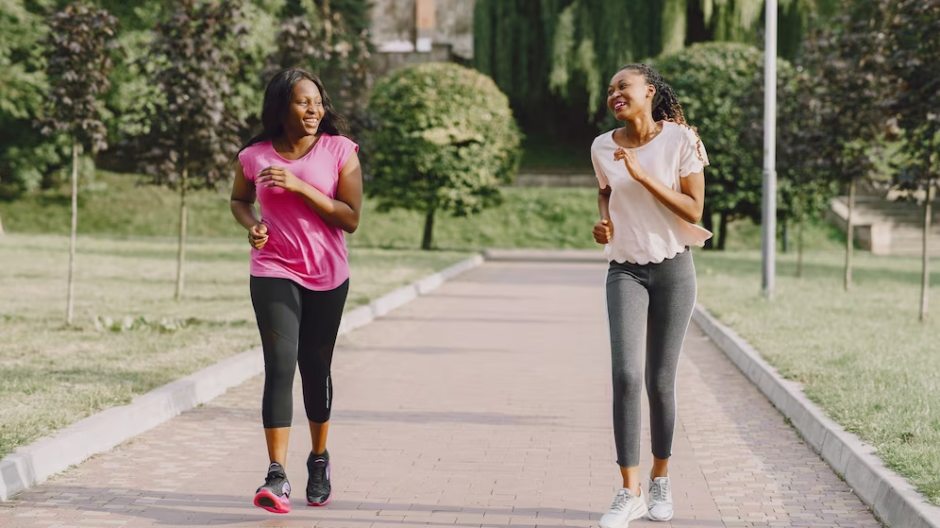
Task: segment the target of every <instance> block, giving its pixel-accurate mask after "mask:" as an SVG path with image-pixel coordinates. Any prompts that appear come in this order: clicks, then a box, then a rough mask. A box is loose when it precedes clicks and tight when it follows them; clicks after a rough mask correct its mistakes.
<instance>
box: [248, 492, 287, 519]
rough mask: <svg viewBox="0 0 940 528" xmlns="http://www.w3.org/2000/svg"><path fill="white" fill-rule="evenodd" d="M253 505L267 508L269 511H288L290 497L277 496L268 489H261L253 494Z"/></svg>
mask: <svg viewBox="0 0 940 528" xmlns="http://www.w3.org/2000/svg"><path fill="white" fill-rule="evenodd" d="M254 503H255V506H257V507H259V508H261V509H263V510H267V511H269V512H271V513H281V514H283V513H289V512H290V499H289V498H287V497H278V496H277V495H275V494H273V493H271V492H270V491H268V490H261V491H259V492H258V493H256V494H255V500H254Z"/></svg>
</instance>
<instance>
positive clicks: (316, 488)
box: [307, 450, 333, 506]
mask: <svg viewBox="0 0 940 528" xmlns="http://www.w3.org/2000/svg"><path fill="white" fill-rule="evenodd" d="M307 473H308V474H309V475H310V476H309V477H308V479H307V506H326V505H327V504H329V503H330V499H331V498H332V497H333V487H332V486H331V485H330V454H329V453H328V452H327V451H326V450H323V453H322V454H320V455H314V454H313V453H310V456H309V457H307Z"/></svg>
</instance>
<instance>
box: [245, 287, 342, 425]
mask: <svg viewBox="0 0 940 528" xmlns="http://www.w3.org/2000/svg"><path fill="white" fill-rule="evenodd" d="M348 292H349V280H348V279H347V280H346V282H344V283H343V284H341V285H340V286H339V287H337V288H336V289H334V290H330V291H312V290H308V289H306V288H304V287H302V286H299V285H297V284H296V283H294V282H293V281H290V280H287V279H272V278H267V277H251V304H252V305H253V306H254V308H255V317H256V318H257V320H258V330H259V331H260V332H261V347H262V349H263V350H264V397H263V399H262V402H261V419H262V421H263V422H264V428H265V429H274V428H279V427H290V425H291V418H292V417H293V414H294V401H293V395H292V389H293V385H294V371H295V370H296V368H297V366H298V365H299V366H300V378H301V381H302V382H303V389H304V407H305V408H306V410H307V419H309V420H310V421H311V422H314V423H325V422H328V421H329V420H330V404H331V402H332V400H333V384H332V382H331V381H330V364H331V363H332V362H333V347H334V346H335V345H336V334H337V333H338V332H339V323H340V320H341V319H342V317H343V306H344V305H345V304H346V294H347V293H348Z"/></svg>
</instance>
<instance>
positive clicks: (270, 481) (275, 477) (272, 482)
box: [263, 471, 290, 495]
mask: <svg viewBox="0 0 940 528" xmlns="http://www.w3.org/2000/svg"><path fill="white" fill-rule="evenodd" d="M286 480H287V477H286V476H285V475H282V474H280V473H277V472H275V471H272V472H270V473H268V475H267V476H266V477H264V486H263V487H266V488H271V489H273V490H275V492H278V491H280V492H282V493H283V494H285V495H290V484H285V482H284V481H286ZM278 482H280V483H281V484H280V486H278V485H276V484H277V483H278ZM279 494H280V493H279Z"/></svg>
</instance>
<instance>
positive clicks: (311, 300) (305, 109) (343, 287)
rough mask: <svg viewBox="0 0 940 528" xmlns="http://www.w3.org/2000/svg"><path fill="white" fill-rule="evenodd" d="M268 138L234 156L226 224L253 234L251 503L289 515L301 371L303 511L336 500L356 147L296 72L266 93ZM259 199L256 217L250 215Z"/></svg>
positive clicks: (308, 78) (314, 83) (355, 212)
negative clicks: (259, 362) (335, 416)
mask: <svg viewBox="0 0 940 528" xmlns="http://www.w3.org/2000/svg"><path fill="white" fill-rule="evenodd" d="M261 121H262V123H263V125H264V130H263V131H262V132H261V133H260V134H258V135H257V136H255V137H253V138H252V139H251V140H249V141H248V144H247V145H246V146H245V147H244V148H242V150H241V151H240V152H239V153H238V162H237V163H236V170H235V183H234V186H233V188H232V201H231V208H232V214H233V215H234V216H235V219H236V220H238V223H239V224H241V225H242V226H244V227H245V229H247V230H248V242H249V243H250V244H251V246H252V248H253V249H252V251H251V278H250V290H251V301H252V304H253V306H254V309H255V316H256V318H257V321H258V330H259V331H260V333H261V344H262V349H263V351H264V372H265V380H264V397H263V399H262V404H261V416H262V421H263V424H264V436H265V440H266V442H267V446H268V457H269V460H270V466H269V467H268V472H267V477H266V478H265V482H264V484H263V485H262V486H261V487H259V488H258V490H257V492H256V494H255V498H254V503H255V505H256V506H258V507H260V508H264V509H265V510H268V511H271V512H274V513H287V512H289V511H290V499H289V497H290V484H289V482H288V480H287V474H286V472H285V467H286V458H287V440H288V436H289V434H290V426H291V417H292V416H293V399H292V394H291V391H292V387H293V381H294V370H295V369H296V368H297V367H298V366H299V368H300V375H301V380H302V382H303V394H304V406H305V408H306V413H307V419H308V422H309V426H310V437H311V442H312V449H311V451H310V456H309V457H308V459H307V471H308V480H307V490H306V492H307V493H306V494H307V503H308V504H309V505H310V506H324V505H326V504H327V502H329V500H330V498H331V496H332V488H331V486H330V458H329V454H328V453H327V450H326V438H327V432H328V430H329V419H330V407H331V404H332V397H333V385H332V382H331V380H330V365H331V363H332V359H333V347H334V345H335V343H336V336H337V333H338V331H339V324H340V320H341V318H342V315H343V306H344V305H345V303H346V295H347V292H348V290H349V265H348V262H347V258H346V242H345V234H344V232H346V233H352V232H354V231H355V230H356V228H357V227H358V225H359V214H360V211H361V206H362V171H361V168H360V165H359V158H358V156H357V152H358V150H359V147H358V146H357V145H356V144H355V143H353V142H352V141H351V140H349V139H348V138H346V137H345V136H343V135H342V133H343V132H344V131H345V130H346V128H347V126H346V121H345V120H344V119H343V117H342V116H340V115H339V114H338V113H337V112H336V111H335V110H334V109H333V106H332V104H331V103H330V98H329V97H328V96H327V94H326V91H325V90H324V88H323V84H322V83H321V82H320V80H319V79H317V78H316V77H314V76H313V75H311V74H309V73H307V72H305V71H302V70H298V69H292V70H285V71H282V72H280V73H278V74H277V75H276V76H275V77H274V78H273V79H271V82H270V83H268V86H267V89H266V90H265V94H264V107H263V109H262V113H261ZM255 199H257V200H258V202H259V204H260V209H261V218H260V219H259V218H258V217H257V216H256V215H255V208H254V203H255Z"/></svg>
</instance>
